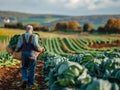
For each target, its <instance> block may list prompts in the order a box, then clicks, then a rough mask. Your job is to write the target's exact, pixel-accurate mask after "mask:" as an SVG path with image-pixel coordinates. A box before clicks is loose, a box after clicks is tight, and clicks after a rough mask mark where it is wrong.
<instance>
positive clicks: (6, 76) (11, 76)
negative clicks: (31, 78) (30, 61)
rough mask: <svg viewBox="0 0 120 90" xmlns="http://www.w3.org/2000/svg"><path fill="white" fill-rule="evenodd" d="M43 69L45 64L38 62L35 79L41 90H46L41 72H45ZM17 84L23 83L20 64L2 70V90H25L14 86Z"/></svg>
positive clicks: (0, 79) (0, 86)
mask: <svg viewBox="0 0 120 90" xmlns="http://www.w3.org/2000/svg"><path fill="white" fill-rule="evenodd" d="M43 68H44V62H37V68H36V74H35V77H36V82H37V84H38V85H39V90H45V89H46V85H45V82H44V75H43V74H41V73H40V72H41V71H43ZM17 82H21V73H20V64H18V65H15V66H12V67H2V68H0V90H24V89H20V88H19V87H17V86H15V85H13V84H15V83H17ZM37 90H38V89H37Z"/></svg>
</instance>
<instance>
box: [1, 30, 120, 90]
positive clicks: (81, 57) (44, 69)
mask: <svg viewBox="0 0 120 90" xmlns="http://www.w3.org/2000/svg"><path fill="white" fill-rule="evenodd" d="M24 32H25V31H24V30H18V29H15V30H13V29H5V28H0V40H1V44H0V45H1V46H0V47H2V43H3V41H4V44H6V45H7V44H9V43H8V41H9V40H10V38H11V37H13V36H14V35H15V34H17V35H18V34H22V33H24ZM35 33H38V34H39V35H40V39H39V44H40V45H41V46H44V47H45V48H46V51H45V52H44V53H42V54H40V55H39V56H38V64H37V65H38V67H37V72H36V74H37V75H36V81H37V83H38V84H39V85H38V87H37V89H36V90H44V89H46V88H47V89H49V90H119V89H120V38H119V37H120V35H119V34H116V35H115V34H114V35H98V34H97V35H92V34H86V33H83V34H80V33H70V34H69V33H64V32H35ZM14 38H15V37H14ZM15 40H17V39H16V38H15ZM16 43H17V41H15V42H14V47H11V48H12V49H13V50H14V48H15V45H16ZM10 46H11V45H10ZM2 52H3V51H1V52H0V53H1V54H0V62H1V63H0V67H1V69H0V72H3V71H2V69H3V70H5V73H3V74H2V75H0V89H2V88H5V87H7V88H6V90H10V89H11V90H12V89H13V90H15V88H17V87H15V86H14V85H13V84H14V83H15V82H17V81H20V77H21V75H20V72H17V68H18V70H19V68H20V62H19V61H17V60H14V59H12V56H11V55H10V54H8V53H7V52H6V51H4V52H3V53H2ZM10 64H11V65H10ZM11 68H14V70H15V72H14V74H13V73H10V74H9V73H7V72H9V71H11ZM5 74H7V75H8V77H9V75H10V76H11V77H10V78H6V79H5V81H4V80H3V78H5ZM17 74H18V77H15V78H14V75H17ZM11 78H12V79H11ZM10 79H11V80H12V81H11V80H10ZM10 82H12V83H11V84H10ZM2 84H4V86H2ZM42 87H43V88H42Z"/></svg>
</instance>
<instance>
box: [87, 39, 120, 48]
mask: <svg viewBox="0 0 120 90" xmlns="http://www.w3.org/2000/svg"><path fill="white" fill-rule="evenodd" d="M89 47H91V48H110V47H120V41H118V40H117V41H114V42H112V43H100V44H98V43H94V44H92V45H89Z"/></svg>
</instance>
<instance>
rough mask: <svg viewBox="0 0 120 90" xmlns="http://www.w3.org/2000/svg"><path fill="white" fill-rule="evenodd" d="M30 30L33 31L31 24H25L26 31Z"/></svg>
mask: <svg viewBox="0 0 120 90" xmlns="http://www.w3.org/2000/svg"><path fill="white" fill-rule="evenodd" d="M32 31H33V26H31V25H27V26H26V32H31V33H32Z"/></svg>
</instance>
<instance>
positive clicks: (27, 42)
mask: <svg viewBox="0 0 120 90" xmlns="http://www.w3.org/2000/svg"><path fill="white" fill-rule="evenodd" d="M32 32H33V27H32V26H31V25H27V27H26V33H25V34H23V35H21V36H20V37H19V40H18V43H17V47H16V49H15V51H16V52H18V51H21V52H22V55H21V58H22V68H21V74H22V82H21V84H20V85H19V86H20V87H22V88H26V86H27V85H28V87H29V88H32V87H34V80H35V69H36V58H37V57H36V54H35V51H38V52H44V50H45V49H44V48H41V47H40V46H39V44H38V36H37V35H36V34H32Z"/></svg>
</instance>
